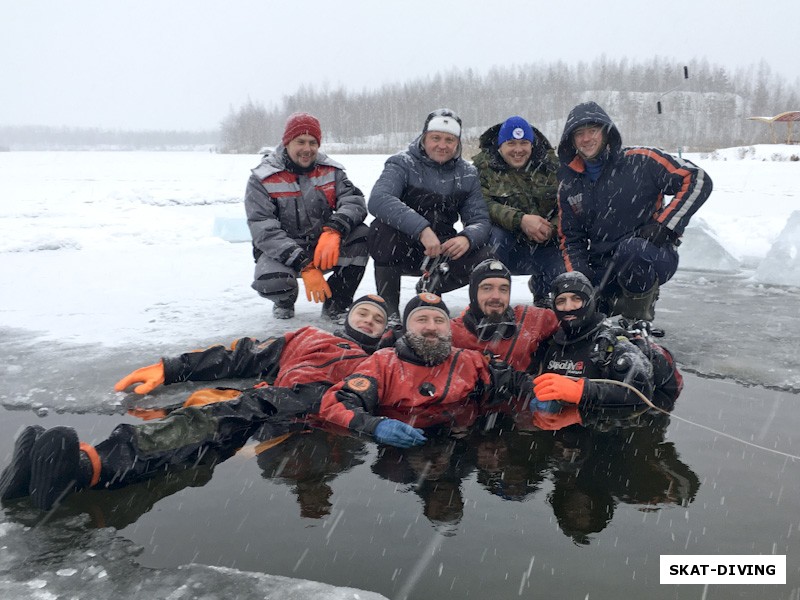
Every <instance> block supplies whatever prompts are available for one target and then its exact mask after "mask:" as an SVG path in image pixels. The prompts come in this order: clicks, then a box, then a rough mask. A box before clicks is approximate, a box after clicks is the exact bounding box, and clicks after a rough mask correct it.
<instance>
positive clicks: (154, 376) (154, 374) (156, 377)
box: [114, 362, 164, 394]
mask: <svg viewBox="0 0 800 600" xmlns="http://www.w3.org/2000/svg"><path fill="white" fill-rule="evenodd" d="M134 383H141V385H139V386H137V387H135V388H133V391H134V392H136V393H137V394H147V393H149V392H152V391H153V390H154V389H156V388H157V387H158V386H160V385H161V384H162V383H164V363H163V362H158V363H156V364H154V365H150V366H149V367H142V368H141V369H136V370H135V371H134V372H133V373H131V374H130V375H126V376H125V377H123V378H122V379H120V380H119V381H118V382H117V383H115V384H114V389H115V390H116V391H118V392H122V391H124V390H125V388H126V387H128V386H129V385H133V384H134Z"/></svg>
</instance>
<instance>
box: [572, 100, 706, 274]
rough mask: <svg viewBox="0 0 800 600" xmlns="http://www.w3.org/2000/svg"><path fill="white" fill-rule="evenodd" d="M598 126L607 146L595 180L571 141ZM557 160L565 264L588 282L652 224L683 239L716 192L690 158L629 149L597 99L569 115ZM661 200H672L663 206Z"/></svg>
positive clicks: (656, 150) (653, 150)
mask: <svg viewBox="0 0 800 600" xmlns="http://www.w3.org/2000/svg"><path fill="white" fill-rule="evenodd" d="M593 123H596V124H600V125H602V126H603V129H604V134H605V136H606V142H607V143H606V147H605V148H604V150H603V151H602V153H601V156H600V157H599V158H601V159H602V160H603V169H602V172H601V173H600V176H599V177H598V178H597V180H596V181H594V182H593V181H591V179H590V178H589V176H588V174H587V173H586V164H585V162H584V160H583V158H582V157H581V156H580V155H579V154H578V152H577V150H576V148H575V145H574V143H573V140H572V137H573V135H572V134H573V133H574V131H575V130H576V129H577V128H579V127H582V126H586V125H589V124H593ZM558 158H559V161H560V167H559V171H558V179H559V182H560V183H559V191H558V210H559V238H560V244H561V250H562V253H563V255H564V262H565V264H566V266H567V270H569V271H580V272H582V273H583V274H584V275H586V276H587V277H589V279H592V278H593V276H594V270H595V269H597V268H598V267H601V266H604V265H605V264H606V263H607V261H608V260H610V258H611V256H612V254H613V252H614V249H615V248H616V247H617V245H618V244H619V243H620V242H621V241H622V240H624V239H626V238H629V237H632V236H634V235H635V232H636V231H637V230H638V229H639V228H640V227H642V226H643V225H645V224H647V223H649V222H651V221H653V220H655V221H657V222H658V223H661V224H662V225H663V226H665V227H666V228H668V229H669V230H670V231H672V232H674V233H675V236H676V237H677V236H680V235H681V234H682V233H683V230H684V229H685V228H686V226H687V225H688V223H689V219H690V218H691V217H692V215H693V214H694V213H695V212H697V209H699V208H700V206H701V205H702V204H703V202H705V201H706V199H707V198H708V196H709V194H710V193H711V189H712V182H711V178H710V177H708V175H706V173H705V171H703V170H702V169H701V168H699V167H697V166H696V165H694V164H693V163H691V162H690V161H688V160H683V159H681V158H676V157H674V156H671V155H670V154H667V153H666V152H663V151H661V150H658V149H656V148H648V147H628V148H624V147H623V146H622V137H621V136H620V133H619V131H618V130H617V127H616V126H615V125H614V122H613V121H612V120H611V118H610V117H609V116H608V114H606V112H605V111H604V110H603V109H602V108H601V107H600V106H599V105H598V104H597V103H595V102H584V103H583V104H579V105H578V106H576V107H575V108H573V109H572V111H571V112H570V114H569V117H568V118H567V122H566V125H565V126H564V133H563V134H562V136H561V142H560V143H559V145H558ZM664 196H673V198H672V199H671V200H670V201H669V203H667V204H665V201H664Z"/></svg>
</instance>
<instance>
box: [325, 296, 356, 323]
mask: <svg viewBox="0 0 800 600" xmlns="http://www.w3.org/2000/svg"><path fill="white" fill-rule="evenodd" d="M348 304H349V303H348ZM346 313H347V306H342V305H341V304H340V303H339V302H337V301H336V300H334V299H333V298H328V299H327V300H325V302H323V303H322V317H323V318H325V319H329V320H330V321H333V322H334V323H339V324H340V325H344V315H345V314H346Z"/></svg>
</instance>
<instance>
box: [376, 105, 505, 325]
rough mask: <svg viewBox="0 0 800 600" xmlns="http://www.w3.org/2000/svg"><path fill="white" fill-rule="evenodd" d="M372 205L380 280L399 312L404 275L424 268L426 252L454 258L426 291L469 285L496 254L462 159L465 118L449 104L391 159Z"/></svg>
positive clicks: (471, 170)
mask: <svg viewBox="0 0 800 600" xmlns="http://www.w3.org/2000/svg"><path fill="white" fill-rule="evenodd" d="M369 210H370V212H371V213H372V214H373V215H374V216H375V220H374V221H373V222H372V224H371V225H370V232H369V253H370V255H371V256H372V258H373V260H374V261H375V285H376V286H377V290H378V294H380V295H381V296H383V297H384V298H385V299H386V302H387V304H388V305H389V306H390V310H392V311H393V312H395V313H397V314H399V312H398V306H399V304H400V277H401V275H417V274H419V273H420V267H421V265H422V262H423V260H424V259H425V257H429V258H436V257H439V256H444V257H446V258H447V259H449V263H448V267H449V270H448V271H447V272H446V273H445V274H444V275H443V277H441V278H437V279H438V280H439V281H438V283H437V284H436V285H434V286H433V289H426V290H425V291H428V292H432V293H435V294H442V293H444V292H449V291H451V290H454V289H456V288H459V287H462V286H464V285H466V284H467V282H468V281H469V273H470V271H471V270H472V268H473V267H474V266H475V265H477V264H478V263H479V262H481V261H482V260H485V259H487V258H490V257H491V256H492V254H491V251H490V249H489V248H488V247H487V246H485V244H486V242H487V240H488V238H489V229H490V225H489V214H488V213H487V211H486V203H485V202H484V200H483V195H482V193H481V188H480V182H479V179H478V172H477V170H476V169H475V167H473V166H472V165H470V164H469V163H468V162H466V161H465V160H464V159H462V158H461V119H459V118H458V116H457V115H456V114H455V113H453V111H451V110H449V109H446V108H442V109H439V110H435V111H433V112H432V113H430V114H429V115H428V117H427V118H426V119H425V124H424V126H423V128H422V134H421V135H420V136H419V137H417V138H416V139H415V140H414V141H413V142H411V144H410V145H409V147H408V150H406V151H405V152H401V153H399V154H395V155H394V156H392V157H390V158H389V159H388V160H387V161H386V165H385V166H384V169H383V172H382V173H381V175H380V177H379V178H378V181H377V182H376V183H375V186H374V187H373V188H372V193H371V194H370V197H369ZM459 219H460V220H461V223H462V225H463V229H462V230H461V231H460V232H456V230H455V224H456V222H457V221H458V220H459ZM420 283H421V282H420ZM420 291H422V290H421V289H420V286H418V289H417V292H420Z"/></svg>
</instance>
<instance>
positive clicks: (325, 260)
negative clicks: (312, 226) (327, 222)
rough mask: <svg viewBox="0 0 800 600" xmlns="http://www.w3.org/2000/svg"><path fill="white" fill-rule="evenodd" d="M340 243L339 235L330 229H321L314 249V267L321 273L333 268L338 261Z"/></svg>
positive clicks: (340, 236) (340, 235) (340, 237)
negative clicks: (320, 270)
mask: <svg viewBox="0 0 800 600" xmlns="http://www.w3.org/2000/svg"><path fill="white" fill-rule="evenodd" d="M341 242H342V234H341V233H339V232H338V231H336V230H335V229H331V228H330V227H323V228H322V235H320V236H319V239H318V240H317V247H316V248H315V249H314V266H315V267H317V268H318V269H322V270H323V271H327V270H328V269H332V268H333V267H335V266H336V263H337V262H338V261H339V245H340V244H341Z"/></svg>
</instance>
